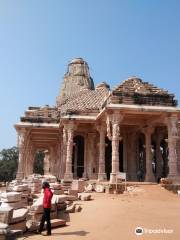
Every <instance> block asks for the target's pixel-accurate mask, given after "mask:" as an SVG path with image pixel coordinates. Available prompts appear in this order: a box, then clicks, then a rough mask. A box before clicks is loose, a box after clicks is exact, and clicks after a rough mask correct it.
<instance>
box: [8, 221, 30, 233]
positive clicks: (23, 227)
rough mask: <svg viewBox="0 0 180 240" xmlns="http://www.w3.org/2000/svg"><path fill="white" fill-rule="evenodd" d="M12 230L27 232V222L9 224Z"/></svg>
mask: <svg viewBox="0 0 180 240" xmlns="http://www.w3.org/2000/svg"><path fill="white" fill-rule="evenodd" d="M9 227H10V229H11V230H19V229H20V230H22V231H23V232H25V231H26V221H25V220H23V221H21V222H16V223H11V224H9Z"/></svg>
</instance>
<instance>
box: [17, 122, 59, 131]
mask: <svg viewBox="0 0 180 240" xmlns="http://www.w3.org/2000/svg"><path fill="white" fill-rule="evenodd" d="M14 127H15V129H16V130H18V129H21V128H33V127H35V128H51V129H52V128H57V129H58V128H59V123H58V124H57V123H29V122H19V123H16V124H15V125H14Z"/></svg>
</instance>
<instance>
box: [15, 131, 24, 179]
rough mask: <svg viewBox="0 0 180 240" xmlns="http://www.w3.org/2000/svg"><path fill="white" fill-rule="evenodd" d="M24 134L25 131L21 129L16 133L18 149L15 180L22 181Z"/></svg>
mask: <svg viewBox="0 0 180 240" xmlns="http://www.w3.org/2000/svg"><path fill="white" fill-rule="evenodd" d="M25 134H26V130H25V129H21V130H20V131H19V133H18V147H19V160H18V170H17V174H16V179H18V180H22V179H23V177H24V169H23V165H24V163H23V161H24V148H25Z"/></svg>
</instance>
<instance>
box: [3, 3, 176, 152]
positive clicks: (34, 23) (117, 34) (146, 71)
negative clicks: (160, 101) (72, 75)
mask: <svg viewBox="0 0 180 240" xmlns="http://www.w3.org/2000/svg"><path fill="white" fill-rule="evenodd" d="M179 13H180V1H179V0H151V1H149V0H86V1H84V0H31V1H30V0H0V90H1V93H0V150H1V149H3V148H10V147H12V146H15V145H16V139H17V137H16V131H15V129H14V126H13V125H14V124H15V123H17V122H18V121H19V119H20V116H23V114H24V111H25V110H26V109H27V108H28V106H44V105H46V104H49V105H50V106H54V105H55V102H56V97H57V96H58V94H59V91H60V86H61V82H62V79H63V75H64V74H65V72H66V70H67V64H68V63H69V61H70V60H71V59H73V58H75V57H82V58H84V59H85V60H86V61H87V62H88V64H89V68H90V73H91V76H92V78H93V79H94V83H95V85H96V84H98V83H100V82H102V81H106V82H107V83H108V84H110V86H111V88H112V89H113V88H114V87H115V86H117V85H119V84H120V83H122V81H123V80H125V79H127V78H128V77H130V76H138V77H140V78H142V79H143V80H144V81H146V82H147V81H148V82H150V83H152V84H154V85H156V86H158V87H161V88H164V89H167V90H169V92H171V93H174V94H175V96H176V99H178V100H179V102H180V14H179Z"/></svg>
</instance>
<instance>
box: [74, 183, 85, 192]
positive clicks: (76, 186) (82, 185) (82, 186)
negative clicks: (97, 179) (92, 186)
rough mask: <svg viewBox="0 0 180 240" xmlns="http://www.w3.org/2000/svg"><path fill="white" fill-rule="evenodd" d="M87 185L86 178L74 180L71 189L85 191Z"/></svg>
mask: <svg viewBox="0 0 180 240" xmlns="http://www.w3.org/2000/svg"><path fill="white" fill-rule="evenodd" d="M85 186H86V182H85V181H84V180H73V181H72V185H71V189H72V190H77V191H78V192H84V190H85Z"/></svg>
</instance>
